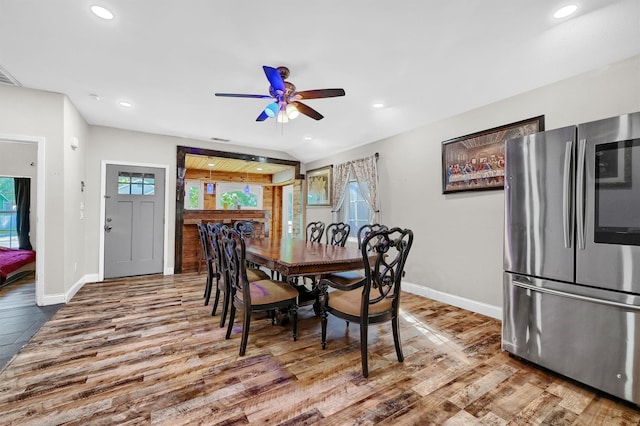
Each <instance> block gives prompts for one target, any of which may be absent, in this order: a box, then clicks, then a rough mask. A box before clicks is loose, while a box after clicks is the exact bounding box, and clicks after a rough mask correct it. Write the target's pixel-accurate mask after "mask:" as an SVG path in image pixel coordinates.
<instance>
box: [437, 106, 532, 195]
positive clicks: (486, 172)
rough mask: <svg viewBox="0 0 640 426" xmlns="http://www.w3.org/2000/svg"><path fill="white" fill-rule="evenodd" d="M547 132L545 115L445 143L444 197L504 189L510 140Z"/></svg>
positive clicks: (443, 155) (443, 149)
mask: <svg viewBox="0 0 640 426" xmlns="http://www.w3.org/2000/svg"><path fill="white" fill-rule="evenodd" d="M543 130H544V115H541V116H538V117H534V118H529V119H527V120H522V121H518V122H516V123H511V124H507V125H504V126H499V127H494V128H493V129H488V130H484V131H482V132H477V133H472V134H470V135H466V136H460V137H458V138H455V139H449V140H447V141H444V142H442V193H443V194H449V193H453V192H462V191H477V190H487V189H503V188H504V165H505V158H504V147H505V141H507V140H508V139H513V138H517V137H519V136H526V135H530V134H533V133H537V132H541V131H543Z"/></svg>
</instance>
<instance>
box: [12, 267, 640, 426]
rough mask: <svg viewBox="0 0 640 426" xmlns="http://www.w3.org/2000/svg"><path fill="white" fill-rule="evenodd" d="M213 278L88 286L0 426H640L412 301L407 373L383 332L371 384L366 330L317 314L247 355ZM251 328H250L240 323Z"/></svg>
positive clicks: (495, 331) (51, 330) (253, 345)
mask: <svg viewBox="0 0 640 426" xmlns="http://www.w3.org/2000/svg"><path fill="white" fill-rule="evenodd" d="M203 289H204V276H203V275H200V276H198V275H196V274H183V275H175V276H166V277H163V276H153V277H142V278H134V279H126V280H115V281H110V282H102V283H90V284H86V285H85V286H84V287H83V288H82V289H81V290H80V291H79V292H78V293H77V294H76V295H75V297H74V298H73V299H72V300H71V301H70V302H69V303H68V304H67V305H66V306H64V307H63V308H62V309H60V310H59V311H58V312H57V313H56V314H55V315H54V317H53V318H52V319H51V320H50V321H49V322H48V323H46V324H45V325H44V326H43V327H42V328H41V329H40V331H39V332H37V333H36V335H35V336H34V337H33V338H32V339H31V341H30V342H29V343H28V344H27V346H25V347H24V348H23V349H22V351H21V352H20V353H19V354H18V355H17V356H16V357H15V358H14V359H13V360H12V361H11V362H10V363H9V364H8V365H7V366H6V367H5V368H4V370H2V371H1V372H0V423H1V424H20V425H31V424H32V425H50V424H69V425H94V424H95V425H106V424H109V425H110V424H118V425H125V424H126V425H134V424H143V425H144V424H167V425H172V426H173V425H180V424H188V425H193V424H211V425H213V424H216V425H217V424H226V425H231V424H249V423H252V424H270V425H275V424H282V425H300V424H305V425H310V424H318V425H345V424H347V425H349V424H358V425H364V424H388V425H398V424H419V425H426V424H450V425H460V424H464V425H466V424H492V425H506V424H514V425H524V424H554V425H562V424H606V425H610V424H620V425H623V424H624V425H627V424H640V409H638V407H635V406H632V405H630V404H626V403H623V402H620V401H619V400H616V399H615V398H612V397H609V396H606V395H602V394H600V393H598V392H596V391H594V390H592V389H590V388H587V387H585V386H583V385H580V384H576V383H574V382H571V381H568V380H566V379H563V378H561V377H559V376H557V375H555V374H553V373H550V372H547V371H544V370H542V369H539V368H536V367H534V366H531V365H529V364H527V363H524V362H522V361H519V360H517V359H515V358H512V357H509V356H508V355H507V354H506V353H505V352H503V351H501V349H500V322H499V321H496V320H494V319H491V318H487V317H484V316H482V315H478V314H475V313H471V312H468V311H465V310H462V309H458V308H455V307H452V306H448V305H444V304H442V303H438V302H435V301H432V300H429V299H424V298H421V297H418V296H415V295H411V294H404V295H403V301H402V310H403V313H402V318H401V321H400V323H401V335H402V340H403V349H404V354H405V362H404V363H398V362H397V360H396V358H395V350H394V346H393V338H392V336H391V332H390V330H389V327H388V325H379V326H372V327H371V331H370V336H369V342H370V344H369V348H370V362H369V369H370V376H369V379H364V378H363V377H362V376H361V374H360V351H359V332H358V327H357V326H354V325H352V326H351V327H349V328H346V327H345V323H344V321H340V320H338V319H336V318H333V317H330V318H329V330H328V336H327V349H326V350H324V351H323V350H322V349H321V347H320V323H319V320H318V319H317V318H316V317H314V315H313V310H312V309H311V307H306V308H301V309H300V322H299V339H298V341H297V342H294V341H293V340H292V338H291V330H290V327H289V326H288V325H285V326H272V325H271V322H270V320H266V319H259V318H256V319H255V320H254V321H253V322H252V328H251V333H250V335H249V344H248V347H247V354H246V355H245V356H244V357H239V356H238V349H239V344H240V336H239V327H236V329H235V330H234V334H233V335H232V337H231V339H230V340H225V338H224V333H225V329H220V328H219V327H218V323H219V318H217V317H216V318H212V317H211V315H210V312H211V308H210V306H203V298H202V294H203ZM236 324H237V321H236Z"/></svg>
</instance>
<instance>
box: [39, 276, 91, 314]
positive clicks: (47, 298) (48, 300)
mask: <svg viewBox="0 0 640 426" xmlns="http://www.w3.org/2000/svg"><path fill="white" fill-rule="evenodd" d="M98 278H99V275H98V274H87V275H84V276H83V277H82V278H80V279H79V280H78V281H77V282H76V283H75V284H74V285H73V286H71V288H70V289H69V290H67V292H66V293H60V294H45V295H44V298H43V300H42V302H43V303H42V306H47V305H57V304H59V303H67V302H68V301H69V300H71V298H72V297H73V296H74V295H75V294H76V293H77V292H78V290H80V289H81V288H82V286H83V285H85V284H86V283H92V282H96V281H98Z"/></svg>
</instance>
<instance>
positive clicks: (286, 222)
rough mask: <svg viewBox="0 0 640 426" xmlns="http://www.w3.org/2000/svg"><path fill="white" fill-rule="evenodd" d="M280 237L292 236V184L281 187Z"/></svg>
mask: <svg viewBox="0 0 640 426" xmlns="http://www.w3.org/2000/svg"><path fill="white" fill-rule="evenodd" d="M282 237H283V238H292V237H293V185H286V186H283V187H282Z"/></svg>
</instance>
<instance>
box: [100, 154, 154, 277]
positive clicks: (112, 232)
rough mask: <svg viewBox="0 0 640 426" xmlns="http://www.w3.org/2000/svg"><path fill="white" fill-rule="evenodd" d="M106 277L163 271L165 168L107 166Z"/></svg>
mask: <svg viewBox="0 0 640 426" xmlns="http://www.w3.org/2000/svg"><path fill="white" fill-rule="evenodd" d="M106 180H107V184H106V195H105V198H106V199H105V223H104V233H105V234H104V277H105V278H117V277H127V276H133V275H148V274H158V273H162V272H163V257H164V252H163V248H164V192H165V191H164V188H165V170H164V169H160V168H154V167H138V166H123V165H107V174H106Z"/></svg>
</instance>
